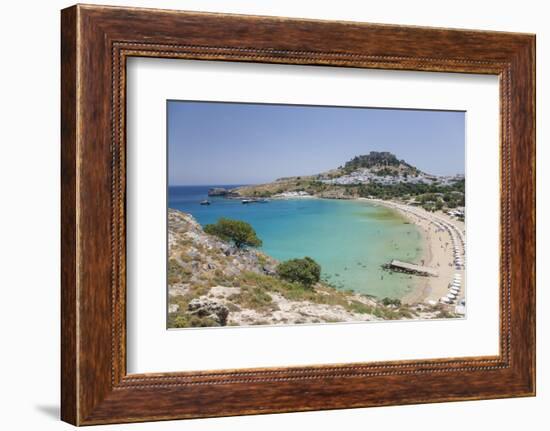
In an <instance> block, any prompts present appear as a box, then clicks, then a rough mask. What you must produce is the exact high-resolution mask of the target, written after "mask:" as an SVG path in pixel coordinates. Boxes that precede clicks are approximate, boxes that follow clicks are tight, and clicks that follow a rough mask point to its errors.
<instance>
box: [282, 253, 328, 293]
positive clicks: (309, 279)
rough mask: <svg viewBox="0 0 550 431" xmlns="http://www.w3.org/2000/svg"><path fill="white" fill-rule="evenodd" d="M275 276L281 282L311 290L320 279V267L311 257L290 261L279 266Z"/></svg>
mask: <svg viewBox="0 0 550 431" xmlns="http://www.w3.org/2000/svg"><path fill="white" fill-rule="evenodd" d="M277 275H278V276H279V277H280V278H282V279H283V280H287V281H290V282H291V283H300V284H301V285H302V286H304V287H307V288H311V287H312V286H313V285H314V284H315V283H318V282H319V280H320V278H321V266H320V265H319V264H318V263H317V262H315V261H314V260H313V259H312V258H311V257H304V258H303V259H290V260H287V261H285V262H282V263H280V264H279V266H278V267H277Z"/></svg>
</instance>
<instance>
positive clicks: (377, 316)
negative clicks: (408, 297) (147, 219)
mask: <svg viewBox="0 0 550 431" xmlns="http://www.w3.org/2000/svg"><path fill="white" fill-rule="evenodd" d="M278 264H279V262H277V261H276V260H275V259H273V258H272V257H270V256H268V255H266V254H265V253H263V252H261V251H260V250H257V249H254V248H244V249H238V248H236V247H234V246H232V245H231V244H230V243H228V242H226V241H223V240H221V239H219V238H217V237H215V236H212V235H208V234H206V233H205V232H204V231H203V229H202V227H201V225H200V224H199V223H198V222H197V221H196V220H195V219H194V218H193V217H192V216H191V215H190V214H186V213H183V212H180V211H177V210H173V209H169V211H168V327H170V328H185V327H205V326H206V327H210V326H249V325H290V324H313V323H335V322H357V321H380V320H396V319H437V318H447V317H456V316H454V315H453V314H452V313H449V312H448V311H447V309H446V308H445V307H443V306H441V305H439V304H438V305H427V304H422V303H418V304H409V305H401V304H400V303H399V301H394V300H391V299H385V300H382V299H376V298H373V297H369V296H366V295H361V294H358V293H354V292H350V291H342V290H338V289H336V288H334V287H331V286H330V285H328V284H326V283H324V282H319V283H317V284H316V285H315V286H313V288H312V289H306V288H304V287H303V286H301V285H298V284H296V283H290V282H287V281H284V280H281V279H280V278H279V277H277V275H276V268H277V265H278Z"/></svg>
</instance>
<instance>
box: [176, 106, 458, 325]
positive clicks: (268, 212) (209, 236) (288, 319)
mask: <svg viewBox="0 0 550 431" xmlns="http://www.w3.org/2000/svg"><path fill="white" fill-rule="evenodd" d="M167 147H168V149H167V157H168V160H167V166H168V190H167V200H168V208H167V221H168V224H167V230H168V233H167V241H168V243H167V250H168V262H167V270H168V272H167V289H168V295H167V298H168V310H167V316H168V318H167V326H168V328H193V327H229V326H255V325H297V324H327V323H349V322H368V321H372V322H384V321H390V320H391V321H395V320H411V319H416V320H426V319H453V318H464V317H465V315H466V285H465V281H466V278H465V270H466V269H465V268H466V256H465V217H466V209H465V112H463V111H436V110H415V109H387V108H369V107H339V106H306V105H285V104H262V103H233V102H206V101H179V100H169V101H168V102H167Z"/></svg>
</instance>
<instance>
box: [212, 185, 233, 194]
mask: <svg viewBox="0 0 550 431" xmlns="http://www.w3.org/2000/svg"><path fill="white" fill-rule="evenodd" d="M208 196H236V193H235V192H233V191H232V190H230V189H226V188H224V187H212V188H211V189H210V190H208Z"/></svg>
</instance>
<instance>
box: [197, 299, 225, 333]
mask: <svg viewBox="0 0 550 431" xmlns="http://www.w3.org/2000/svg"><path fill="white" fill-rule="evenodd" d="M187 309H188V311H189V313H190V314H191V315H195V316H198V317H202V318H204V317H206V318H208V319H212V320H213V321H214V322H216V324H217V325H218V326H225V325H226V324H227V316H228V314H229V309H228V308H227V306H225V305H224V304H223V303H221V302H219V301H213V300H210V299H208V298H205V297H202V296H201V297H200V298H195V299H193V300H191V302H189V305H188V306H187Z"/></svg>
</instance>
